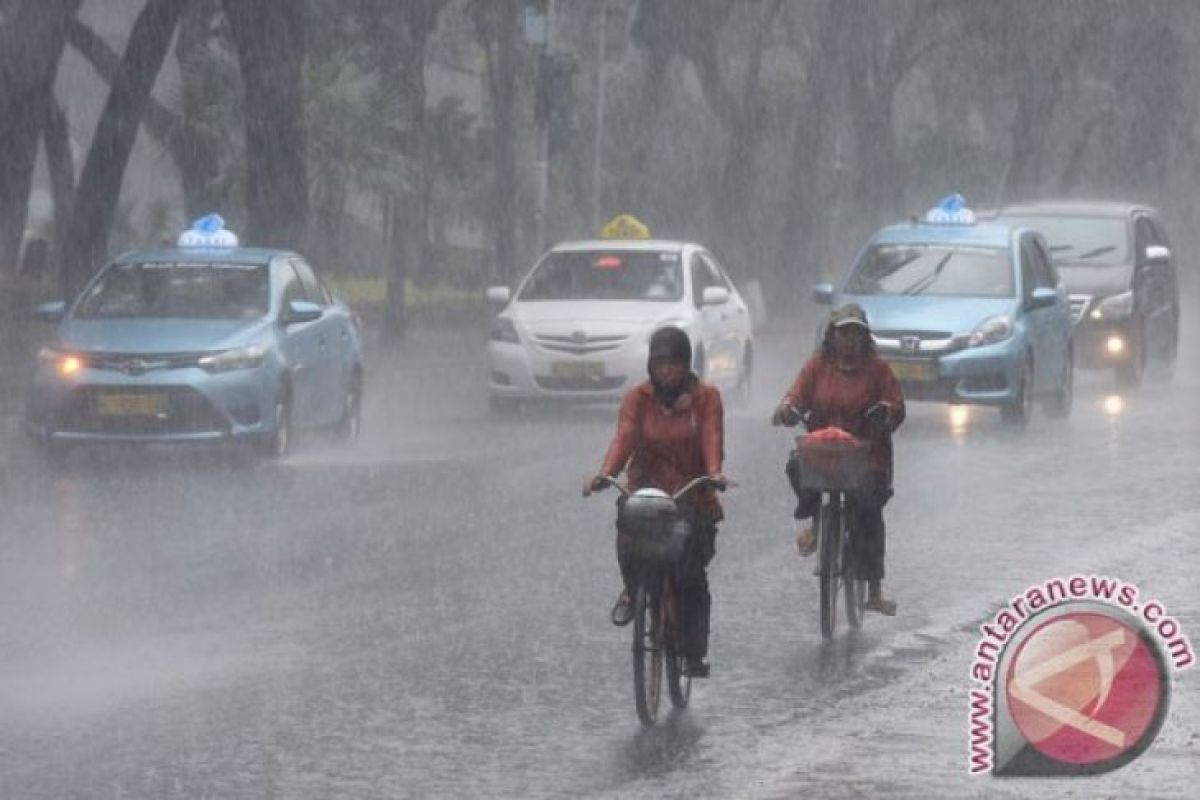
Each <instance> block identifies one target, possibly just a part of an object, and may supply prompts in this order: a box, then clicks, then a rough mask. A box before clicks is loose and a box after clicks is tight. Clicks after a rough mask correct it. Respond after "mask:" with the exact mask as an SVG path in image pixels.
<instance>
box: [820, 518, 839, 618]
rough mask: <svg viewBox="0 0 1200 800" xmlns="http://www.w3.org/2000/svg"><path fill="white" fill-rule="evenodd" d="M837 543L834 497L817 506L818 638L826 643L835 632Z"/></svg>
mask: <svg viewBox="0 0 1200 800" xmlns="http://www.w3.org/2000/svg"><path fill="white" fill-rule="evenodd" d="M841 543H842V507H841V503H840V502H839V501H838V498H837V496H836V495H834V496H832V497H830V499H829V502H827V503H825V505H823V506H821V568H820V581H821V635H822V636H823V637H825V638H826V639H832V638H833V634H834V632H835V631H836V630H837V596H838V588H839V587H838V581H839V579H840V578H841V564H840V563H839V561H840V558H839V556H840V555H841Z"/></svg>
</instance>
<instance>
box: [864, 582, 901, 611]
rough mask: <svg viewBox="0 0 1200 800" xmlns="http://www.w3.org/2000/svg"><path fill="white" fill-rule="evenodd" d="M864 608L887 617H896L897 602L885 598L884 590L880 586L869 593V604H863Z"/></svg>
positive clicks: (874, 587) (872, 588)
mask: <svg viewBox="0 0 1200 800" xmlns="http://www.w3.org/2000/svg"><path fill="white" fill-rule="evenodd" d="M863 608H865V609H867V610H868V611H878V612H879V613H880V614H883V615H884V616H886V617H894V616H896V601H895V600H893V599H891V598H890V597H884V596H883V590H882V589H880V588H879V587H878V586H873V587H871V589H870V591H868V592H867V602H866V603H864V604H863Z"/></svg>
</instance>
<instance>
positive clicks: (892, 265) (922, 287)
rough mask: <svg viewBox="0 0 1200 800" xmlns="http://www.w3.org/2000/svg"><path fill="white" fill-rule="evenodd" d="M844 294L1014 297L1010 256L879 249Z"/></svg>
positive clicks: (918, 247) (936, 247)
mask: <svg viewBox="0 0 1200 800" xmlns="http://www.w3.org/2000/svg"><path fill="white" fill-rule="evenodd" d="M845 291H846V292H847V293H848V294H892V295H903V294H910V295H940V296H951V297H1013V296H1014V287H1013V274H1012V268H1011V267H1010V265H1009V259H1008V252H1007V251H1006V250H1002V249H1000V248H994V247H965V246H962V245H945V244H908V243H906V244H877V245H874V246H873V247H871V248H870V249H868V250H867V252H866V253H865V254H864V255H863V257H862V258H861V259H860V260H859V262H858V264H857V265H856V266H855V268H854V272H853V273H852V274H851V275H850V280H849V281H847V282H846V289H845Z"/></svg>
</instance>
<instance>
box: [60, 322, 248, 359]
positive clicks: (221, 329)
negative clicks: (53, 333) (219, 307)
mask: <svg viewBox="0 0 1200 800" xmlns="http://www.w3.org/2000/svg"><path fill="white" fill-rule="evenodd" d="M268 325H270V323H269V322H267V321H266V320H252V321H250V322H247V321H246V320H236V319H233V320H227V319H187V320H183V319H103V320H100V319H96V320H93V319H87V320H81V319H67V320H65V321H64V322H63V324H62V325H61V326H59V329H58V344H59V346H60V347H63V348H65V349H70V350H80V351H84V352H95V353H195V352H204V351H210V350H225V349H228V348H230V347H238V346H240V345H242V344H245V343H247V342H248V341H250V340H252V339H254V338H255V336H256V334H258V332H260V331H261V330H263V329H264V328H266V327H267V326H268Z"/></svg>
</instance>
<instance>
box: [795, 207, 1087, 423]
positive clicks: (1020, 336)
mask: <svg viewBox="0 0 1200 800" xmlns="http://www.w3.org/2000/svg"><path fill="white" fill-rule="evenodd" d="M814 297H815V299H816V300H817V301H818V302H822V303H827V304H828V303H839V304H840V303H850V302H853V303H858V304H859V305H861V306H862V307H863V308H864V309H865V310H866V312H867V317H868V320H869V322H870V324H871V330H872V333H873V335H874V338H875V345H876V349H877V351H878V352H879V354H880V355H881V356H882V357H883V358H885V359H887V361H888V362H889V363H890V364H891V366H892V369H893V370H894V371H895V373H896V376H897V377H898V378H899V379H900V381H901V384H902V385H903V388H904V392H905V396H906V397H907V398H909V399H912V400H930V401H941V402H948V403H952V404H971V405H982V406H994V407H998V408H999V409H1000V414H1001V417H1002V419H1003V420H1004V421H1005V422H1006V423H1009V424H1012V425H1023V424H1024V423H1025V422H1026V421H1027V420H1028V419H1029V417H1030V414H1031V412H1032V408H1033V404H1034V401H1035V399H1040V400H1041V401H1042V402H1043V404H1044V408H1045V411H1046V413H1047V414H1048V415H1049V416H1053V417H1058V418H1063V417H1066V416H1067V415H1069V414H1070V411H1071V403H1072V394H1073V393H1072V387H1073V376H1074V355H1073V346H1072V340H1071V331H1072V325H1071V311H1070V304H1069V299H1068V296H1067V292H1066V289H1065V287H1064V286H1063V283H1062V281H1061V280H1060V278H1059V275H1058V271H1057V270H1056V269H1055V266H1054V262H1053V260H1052V259H1051V257H1050V251H1049V249H1048V248H1047V246H1046V242H1045V240H1044V239H1043V237H1042V235H1041V234H1040V233H1038V232H1037V231H1036V230H1034V229H1033V228H1030V227H1025V226H1021V225H1011V224H1003V223H994V222H992V223H978V222H976V221H975V215H974V214H973V213H972V211H971V210H970V209H969V208H968V207H967V205H966V203H965V202H964V201H963V199H962V197H961V196H959V195H951V196H950V197H947V198H945V199H943V200H942V201H940V202H939V203H938V204H937V205H936V206H935V207H934V208H932V209H931V210H930V211H929V213H927V214H926V215H925V217H924V218H922V219H917V220H913V221H911V222H906V223H900V224H895V225H889V226H887V227H885V228H883V229H881V230H879V231H878V232H877V233H875V235H874V236H872V237H871V239H870V240H869V241H868V242H867V244H866V246H865V247H863V249H862V251H861V252H860V253H859V254H858V257H857V258H856V260H855V262H854V265H853V267H852V268H851V269H850V270H849V272H848V273H847V274H846V275H845V277H844V278H843V280H842V281H841V283H840V284H839V285H837V286H834V285H833V284H819V285H818V286H817V287H816V288H815V291H814Z"/></svg>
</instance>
